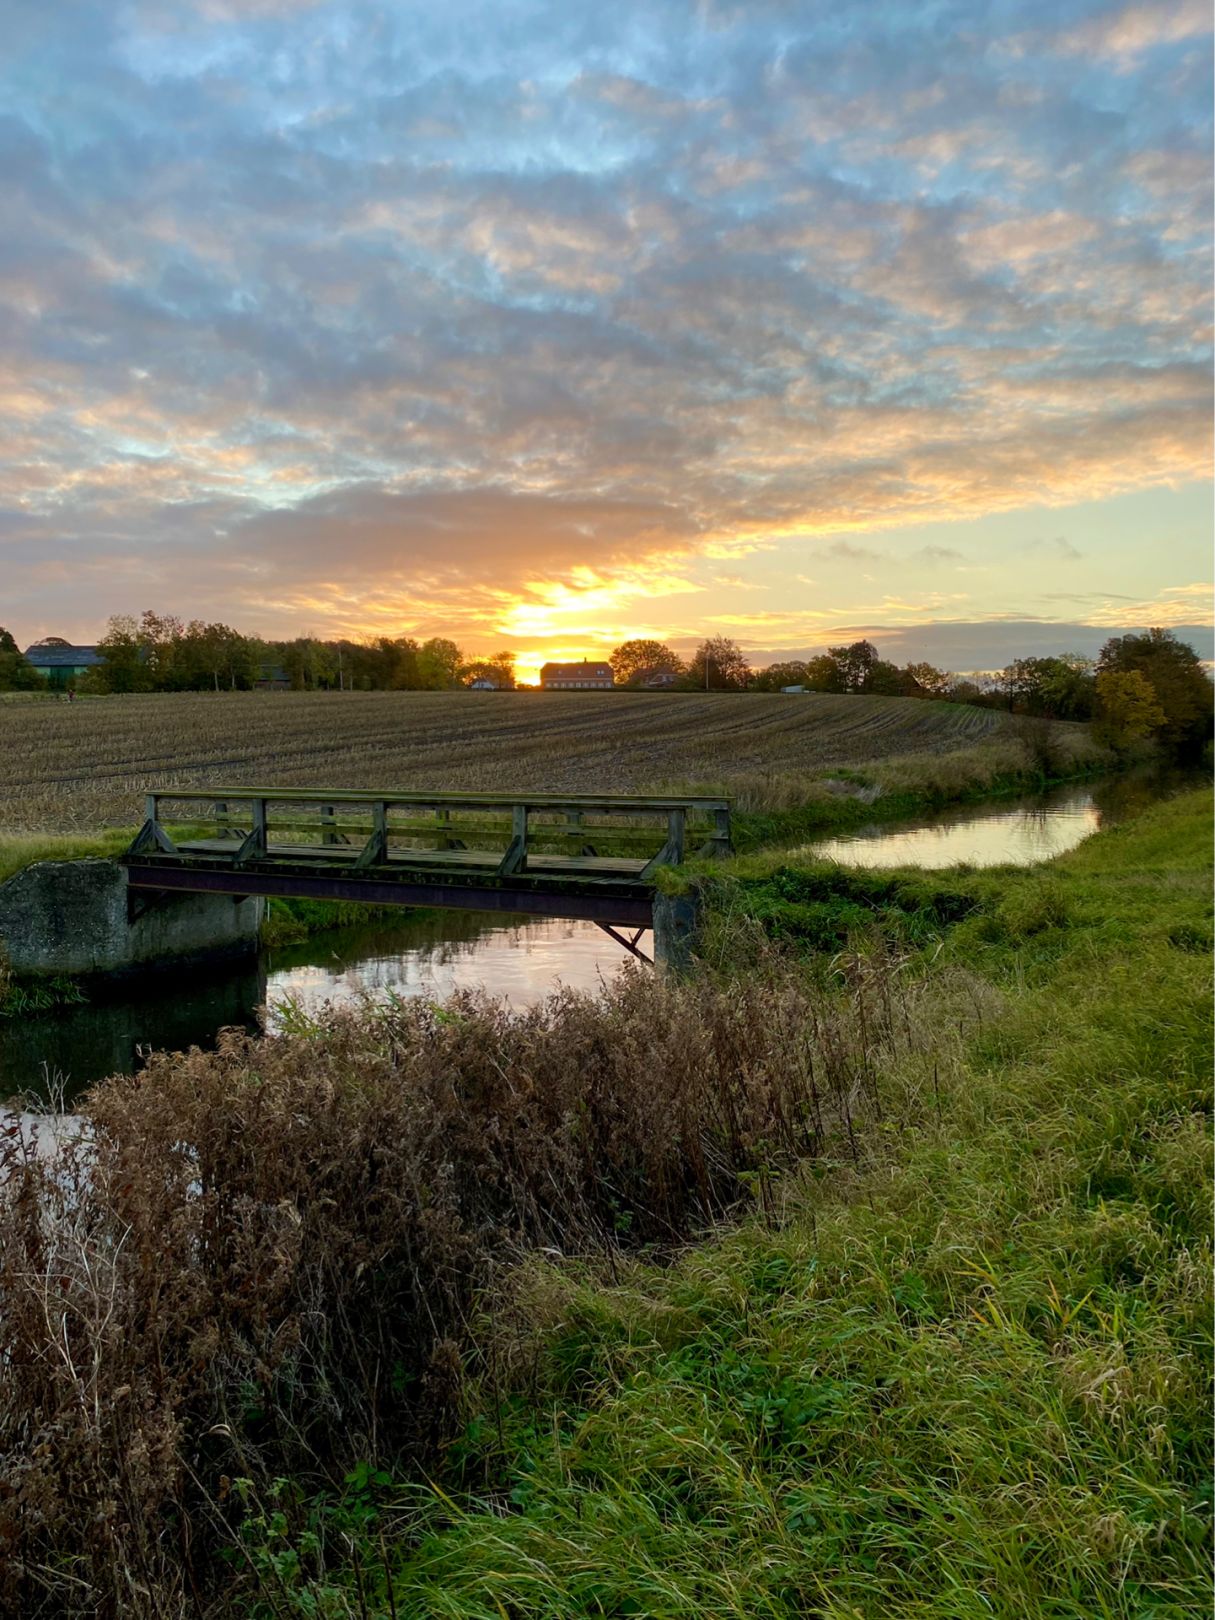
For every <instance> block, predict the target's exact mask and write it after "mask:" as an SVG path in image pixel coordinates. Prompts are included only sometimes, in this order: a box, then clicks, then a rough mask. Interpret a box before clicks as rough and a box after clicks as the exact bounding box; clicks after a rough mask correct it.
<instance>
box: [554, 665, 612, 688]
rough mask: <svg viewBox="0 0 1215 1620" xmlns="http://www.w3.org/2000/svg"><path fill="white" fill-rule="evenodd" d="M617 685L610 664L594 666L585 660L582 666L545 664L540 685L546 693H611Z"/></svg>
mask: <svg viewBox="0 0 1215 1620" xmlns="http://www.w3.org/2000/svg"><path fill="white" fill-rule="evenodd" d="M615 684H616V682H615V678H614V676H613V675H612V666H611V665H610V664H592V663H589V662H588V661H587V659H585V658H584V659H583V660H582V662H581V663H580V664H545V666H544V668H543V669H542V670H541V671H540V685H541V687H542V689H543V690H544V691H546V692H566V691H577V690H582V691H587V690H590V691H593V692H610V691H611V689H612V687H613V686H614V685H615Z"/></svg>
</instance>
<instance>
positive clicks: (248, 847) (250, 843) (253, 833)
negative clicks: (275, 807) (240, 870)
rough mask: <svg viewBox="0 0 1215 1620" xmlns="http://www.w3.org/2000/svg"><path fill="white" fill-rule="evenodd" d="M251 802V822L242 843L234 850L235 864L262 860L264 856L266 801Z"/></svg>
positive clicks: (256, 800)
mask: <svg viewBox="0 0 1215 1620" xmlns="http://www.w3.org/2000/svg"><path fill="white" fill-rule="evenodd" d="M251 803H252V812H251V817H252V822H253V825H252V826H251V827H250V829H249V832H248V835H247V837H246V838H245V841H244V843H243V844H242V845H241V846H240V848H239V849H238V850H237V852H236V864H237V865H238V866H239V865H240V864H241V863H242V862H243V861H259V860H264V859H265V856H266V801H265V799H254V800H252V801H251Z"/></svg>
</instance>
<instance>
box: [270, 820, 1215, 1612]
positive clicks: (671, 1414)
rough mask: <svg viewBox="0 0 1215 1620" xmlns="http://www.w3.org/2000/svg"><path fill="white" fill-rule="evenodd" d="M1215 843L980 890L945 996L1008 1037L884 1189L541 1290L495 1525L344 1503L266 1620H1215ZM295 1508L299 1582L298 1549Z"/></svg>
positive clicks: (976, 1054)
mask: <svg viewBox="0 0 1215 1620" xmlns="http://www.w3.org/2000/svg"><path fill="white" fill-rule="evenodd" d="M1210 813H1211V798H1210V795H1209V794H1198V795H1191V796H1187V797H1186V798H1185V799H1184V800H1180V801H1177V802H1174V803H1171V804H1168V805H1165V806H1162V807H1160V808H1159V809H1157V810H1156V811H1154V812H1152V813H1150V814H1148V815H1147V816H1145V817H1144V818H1143V819H1142V820H1140V821H1137V822H1135V823H1133V824H1131V825H1127V826H1124V827H1121V828H1118V829H1116V830H1114V831H1111V832H1108V833H1105V834H1102V835H1101V836H1099V837H1097V838H1095V839H1093V840H1092V841H1091V842H1090V843H1088V844H1086V845H1085V846H1084V847H1082V848H1081V849H1080V850H1078V851H1076V852H1075V853H1073V854H1072V855H1070V856H1068V857H1066V858H1064V859H1063V860H1061V861H1058V862H1056V863H1054V864H1053V865H1052V866H1051V867H1050V868H1048V869H1046V870H1043V871H1040V872H1032V873H1025V874H1016V875H1008V874H998V875H986V876H982V877H976V878H968V879H966V880H965V885H964V887H965V889H966V891H967V893H968V896H969V899H970V901H971V902H972V904H973V906H974V909H973V911H972V913H971V915H970V917H969V919H968V920H966V921H964V922H962V923H960V924H959V925H958V926H956V927H954V928H953V929H952V931H951V932H949V933H948V935H947V936H946V938H945V943H944V945H943V946H942V948H941V950H940V953H939V955H937V956H936V957H935V959H934V961H933V964H932V966H931V969H929V970H928V971H929V972H930V974H931V975H942V974H945V973H948V972H949V971H950V969H951V964H953V965H955V966H956V965H960V964H965V965H966V967H967V969H968V970H969V972H971V973H973V974H975V975H976V976H977V977H976V979H975V983H974V993H975V995H976V997H977V998H980V999H983V1000H984V1011H985V1016H984V1017H983V1018H982V1021H981V1027H979V1028H977V1029H975V1030H974V1031H973V1032H972V1033H970V1034H969V1035H968V1037H967V1038H966V1040H965V1043H964V1051H963V1053H962V1056H961V1061H960V1062H958V1063H956V1064H953V1065H951V1064H950V1063H949V1062H948V1061H947V1060H946V1055H945V1054H946V1050H947V1049H948V1048H949V1047H950V1045H951V1041H950V1035H949V1031H948V1030H947V1029H946V1028H941V1029H940V1030H939V1039H940V1046H941V1062H940V1064H939V1066H935V1067H934V1068H933V1071H932V1073H931V1075H930V1076H928V1075H923V1074H921V1076H920V1080H919V1084H920V1096H919V1102H920V1104H921V1107H920V1108H919V1109H915V1108H913V1107H910V1106H909V1098H908V1096H907V1094H906V1090H905V1087H906V1084H907V1077H906V1076H905V1075H904V1076H903V1077H902V1085H901V1086H900V1085H897V1084H896V1085H893V1086H892V1085H891V1082H892V1079H893V1077H892V1076H886V1077H885V1080H884V1084H885V1086H886V1087H888V1088H890V1089H887V1091H886V1096H885V1108H884V1109H883V1110H879V1112H880V1114H881V1117H880V1118H877V1119H874V1120H873V1121H871V1126H870V1131H869V1133H868V1135H867V1138H866V1140H865V1143H864V1147H863V1150H862V1161H863V1162H862V1163H861V1164H860V1165H858V1164H855V1163H851V1162H848V1155H847V1154H845V1155H843V1159H844V1162H843V1163H836V1164H834V1165H827V1164H824V1163H822V1162H821V1161H820V1162H819V1163H817V1164H815V1165H814V1166H812V1168H811V1170H810V1171H809V1172H808V1173H804V1174H803V1175H801V1176H793V1177H790V1178H789V1179H788V1180H787V1181H786V1182H785V1184H784V1186H783V1188H782V1190H781V1192H780V1193H779V1195H778V1196H776V1197H775V1199H774V1207H773V1211H772V1212H770V1213H769V1216H768V1218H766V1219H765V1218H759V1217H753V1218H751V1219H749V1220H745V1221H743V1222H742V1223H741V1224H740V1225H738V1226H737V1227H736V1228H735V1229H733V1230H731V1231H729V1232H725V1233H722V1234H719V1235H717V1236H713V1237H710V1238H708V1239H707V1240H706V1241H705V1242H703V1243H701V1244H700V1245H698V1246H696V1247H695V1248H692V1249H690V1250H688V1251H687V1252H686V1253H685V1254H684V1255H683V1256H682V1258H681V1259H679V1260H678V1262H677V1263H676V1264H675V1265H674V1266H672V1267H655V1266H652V1265H648V1264H645V1263H644V1262H641V1261H633V1262H629V1263H621V1262H618V1263H617V1264H616V1266H615V1267H614V1268H613V1274H612V1275H610V1276H609V1275H600V1274H596V1273H594V1272H593V1271H587V1270H580V1269H578V1268H576V1267H563V1266H555V1265H551V1264H544V1265H534V1266H532V1267H531V1268H530V1270H529V1272H528V1274H527V1276H526V1279H525V1281H524V1283H523V1285H522V1292H521V1295H520V1297H519V1300H518V1303H517V1306H516V1314H515V1316H514V1317H513V1319H512V1321H511V1322H510V1323H509V1324H508V1325H507V1326H506V1327H505V1328H499V1329H498V1335H499V1337H502V1338H510V1337H511V1336H514V1335H518V1334H520V1332H522V1334H523V1335H524V1337H525V1338H526V1339H527V1340H528V1341H529V1345H530V1350H531V1354H532V1356H533V1358H534V1359H533V1360H532V1361H531V1363H530V1365H529V1367H528V1378H529V1380H530V1383H529V1384H528V1385H527V1387H526V1393H525V1394H523V1395H520V1396H518V1397H516V1398H515V1399H514V1400H511V1401H507V1402H505V1403H498V1404H497V1405H494V1404H492V1403H490V1402H488V1401H487V1402H484V1404H482V1405H480V1406H477V1405H476V1404H475V1403H474V1412H473V1416H472V1418H471V1421H470V1424H469V1432H468V1435H467V1437H466V1441H465V1447H464V1456H463V1459H462V1460H463V1466H464V1469H465V1471H466V1473H471V1474H474V1475H475V1472H476V1469H477V1468H481V1469H484V1472H485V1476H486V1477H487V1478H488V1479H490V1480H491V1481H492V1482H493V1483H494V1485H495V1486H496V1489H495V1490H494V1491H493V1493H492V1494H488V1495H482V1497H481V1500H480V1501H478V1499H477V1494H478V1493H477V1492H475V1491H474V1492H472V1493H466V1492H464V1491H461V1490H460V1489H459V1488H458V1485H456V1484H453V1482H452V1480H451V1479H450V1478H449V1479H446V1480H443V1481H442V1482H441V1484H442V1488H440V1485H439V1484H435V1485H434V1486H427V1487H419V1488H414V1489H406V1488H403V1487H394V1486H393V1485H392V1484H391V1483H389V1482H388V1480H387V1477H386V1476H385V1477H382V1478H381V1479H380V1480H379V1482H378V1483H377V1481H376V1480H375V1479H369V1477H368V1474H367V1471H366V1470H364V1471H363V1472H356V1473H355V1474H354V1475H353V1476H352V1478H351V1481H350V1483H349V1486H348V1490H347V1493H346V1496H345V1499H344V1501H339V1500H337V1499H334V1498H329V1499H322V1500H319V1501H314V1502H313V1503H312V1504H311V1511H312V1513H313V1525H314V1529H318V1530H319V1531H320V1533H321V1543H322V1544H323V1543H324V1541H325V1535H324V1532H325V1531H326V1530H328V1531H329V1532H330V1534H329V1537H328V1542H329V1546H328V1555H329V1558H330V1559H331V1560H332V1563H331V1564H330V1566H329V1568H328V1570H327V1572H326V1573H325V1574H323V1575H322V1574H320V1573H318V1572H317V1571H318V1568H319V1565H320V1564H321V1563H322V1562H323V1559H322V1556H321V1554H320V1553H319V1552H315V1551H314V1552H312V1553H311V1555H309V1554H308V1553H307V1552H306V1553H305V1556H304V1558H303V1561H302V1565H301V1566H300V1569H298V1570H297V1567H296V1566H295V1565H294V1564H292V1563H291V1562H290V1558H288V1561H287V1564H286V1565H285V1566H284V1573H285V1575H286V1577H287V1578H286V1579H285V1580H284V1582H283V1584H282V1588H281V1590H276V1591H274V1592H273V1593H272V1594H270V1595H269V1596H267V1595H266V1594H265V1593H263V1596H262V1598H261V1600H260V1602H261V1607H262V1612H265V1613H267V1614H268V1613H271V1612H276V1613H277V1612H282V1613H287V1612H291V1613H295V1612H299V1613H303V1612H306V1610H307V1605H308V1604H309V1603H310V1602H312V1601H313V1600H316V1601H318V1602H321V1603H322V1604H325V1603H328V1604H329V1605H331V1606H330V1607H329V1608H328V1609H323V1610H322V1612H328V1613H334V1614H352V1615H353V1614H364V1613H370V1614H376V1615H385V1614H388V1613H389V1612H390V1609H389V1601H390V1600H389V1591H390V1589H391V1602H392V1603H393V1604H395V1610H394V1611H392V1612H396V1613H398V1614H417V1615H421V1614H426V1615H434V1616H440V1615H442V1616H450V1617H460V1620H465V1617H467V1620H474V1617H475V1620H489V1617H491V1616H510V1617H512V1620H514V1617H518V1620H523V1617H528V1620H532V1617H536V1620H539V1617H546V1620H547V1617H552V1620H556V1617H562V1620H566V1617H569V1620H573V1617H575V1616H584V1615H604V1616H608V1615H610V1616H624V1615H639V1616H640V1615H645V1616H689V1617H690V1616H694V1615H712V1616H714V1617H723V1620H724V1617H732V1620H756V1617H759V1616H771V1617H774V1620H775V1617H786V1616H787V1617H790V1620H791V1617H793V1616H802V1615H805V1614H808V1613H813V1614H816V1615H823V1616H831V1617H839V1620H843V1617H844V1616H849V1617H852V1616H859V1615H875V1616H876V1615H882V1616H916V1617H921V1616H928V1615H932V1616H942V1617H944V1616H949V1617H951V1620H955V1617H957V1620H960V1617H970V1616H974V1617H976V1620H978V1617H979V1616H985V1617H986V1616H991V1615H998V1616H1002V1617H1007V1620H1022V1617H1026V1616H1043V1617H1046V1616H1052V1617H1055V1616H1068V1617H1075V1620H1088V1617H1090V1616H1110V1617H1113V1616H1119V1617H1128V1620H1129V1617H1131V1616H1135V1617H1140V1616H1144V1617H1146V1616H1153V1617H1158V1620H1165V1617H1174V1616H1175V1617H1177V1620H1181V1617H1182V1616H1187V1617H1188V1616H1195V1615H1198V1614H1202V1613H1205V1612H1207V1611H1208V1609H1209V1604H1210V1596H1211V1586H1210V1577H1209V1537H1210V1523H1211V1515H1210V1508H1211V1487H1210V1479H1211V1447H1210V1430H1211V1412H1210V1403H1209V1383H1208V1380H1209V1373H1210V1342H1209V1341H1210V1303H1211V1302H1210V1277H1211V1272H1210V1246H1209V1199H1210V1137H1209V1130H1208V1127H1207V1118H1206V1115H1207V1111H1208V1105H1209V1066H1210V1027H1209V1017H1208V1005H1209V952H1210V945H1211V922H1210V907H1209V889H1210ZM916 881H917V882H919V881H922V880H916ZM904 892H905V895H909V894H910V891H909V890H905V891H904ZM957 892H958V891H956V890H955V891H953V896H954V898H951V899H950V900H949V901H948V906H949V907H950V908H951V909H952V907H953V904H954V899H955V898H956V897H957ZM925 898H926V896H925V895H924V894H921V895H920V896H919V900H920V901H921V902H922V901H923V900H924V899H925ZM761 899H762V902H763V905H762V906H761V908H760V909H764V907H766V906H767V905H768V903H769V901H770V899H771V895H770V894H769V893H768V892H766V891H765V892H762V893H761ZM743 904H744V907H745V905H746V901H745V899H744V901H743ZM909 910H910V911H911V912H913V913H915V914H922V913H923V912H924V910H925V906H924V904H922V903H917V904H915V905H914V906H911V907H910V908H909ZM783 921H784V923H785V925H786V926H792V925H793V923H794V921H795V919H793V918H792V917H790V916H788V915H786V916H785V917H784V919H783ZM992 994H994V996H995V997H997V998H998V1004H994V1005H993V1003H991V1002H988V1001H986V999H985V996H986V995H992ZM939 1011H940V1012H941V1013H944V1012H945V1008H944V1007H942V1008H941V1009H939ZM521 1324H525V1326H523V1327H522V1328H521V1326H520V1325H521ZM488 1331H491V1332H492V1331H493V1330H488ZM514 1349H515V1354H516V1356H520V1359H524V1358H523V1357H522V1356H521V1354H520V1351H519V1349H518V1346H517V1345H516V1346H515V1347H514ZM486 1393H488V1392H486ZM293 1500H295V1502H296V1505H295V1506H292V1505H291V1504H292V1501H293ZM275 1507H276V1509H277V1510H281V1511H282V1517H281V1518H277V1519H275V1518H273V1517H267V1516H266V1515H265V1511H264V1510H265V1504H264V1503H263V1504H262V1509H261V1516H260V1517H257V1518H255V1520H254V1522H253V1523H252V1524H251V1526H250V1527H249V1529H248V1531H247V1539H248V1542H249V1546H250V1549H251V1552H252V1554H253V1555H254V1557H255V1558H256V1560H257V1561H258V1562H259V1567H260V1569H261V1572H262V1577H263V1579H264V1578H265V1575H266V1572H267V1571H268V1570H269V1569H270V1568H272V1561H273V1559H274V1557H275V1556H277V1555H279V1554H290V1553H291V1552H292V1551H294V1550H295V1549H297V1548H298V1546H299V1542H298V1540H296V1539H295V1533H294V1529H293V1527H295V1526H298V1525H300V1524H301V1523H302V1522H303V1515H302V1510H301V1509H300V1507H299V1505H298V1499H296V1498H293V1497H292V1493H291V1492H289V1491H286V1492H280V1499H279V1500H278V1501H277V1502H276V1503H275ZM361 1515H366V1516H367V1523H366V1524H365V1525H362V1524H361V1523H360V1516H361ZM427 1524H429V1526H430V1528H429V1530H427V1529H426V1528H425V1526H427ZM343 1528H344V1529H345V1530H346V1531H347V1532H350V1531H351V1530H352V1529H353V1533H354V1535H355V1544H356V1547H357V1551H358V1553H359V1559H358V1560H356V1561H355V1562H352V1561H351V1560H350V1558H349V1556H346V1557H343V1556H342V1553H341V1551H340V1534H339V1533H338V1532H340V1531H341V1530H342V1529H343ZM314 1545H315V1544H314V1543H312V1542H306V1543H305V1546H306V1548H312V1547H314ZM310 1569H311V1571H312V1573H311V1574H309V1573H308V1571H309V1570H310ZM257 1606H258V1605H257V1604H256V1603H252V1604H251V1605H250V1607H254V1608H255V1607H257Z"/></svg>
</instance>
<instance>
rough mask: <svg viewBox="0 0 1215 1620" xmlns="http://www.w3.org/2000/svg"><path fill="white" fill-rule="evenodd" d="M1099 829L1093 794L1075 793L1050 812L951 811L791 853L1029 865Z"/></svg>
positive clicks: (850, 860)
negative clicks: (922, 824)
mask: <svg viewBox="0 0 1215 1620" xmlns="http://www.w3.org/2000/svg"><path fill="white" fill-rule="evenodd" d="M1100 825H1101V815H1100V812H1099V811H1098V809H1097V807H1096V806H1095V805H1094V803H1093V800H1092V795H1091V794H1090V793H1089V792H1088V790H1087V789H1076V790H1075V791H1073V792H1071V793H1069V795H1068V796H1067V798H1065V799H1063V800H1060V801H1057V802H1055V803H1053V804H1052V805H1050V807H1049V808H1042V809H1024V808H1022V809H1017V810H1013V809H1009V810H1003V811H991V810H987V811H983V812H981V813H976V812H974V811H970V812H969V813H966V812H961V813H959V812H954V813H953V814H951V815H949V816H942V817H941V818H940V820H939V821H936V822H933V823H932V824H931V825H930V826H925V827H913V828H910V829H904V830H901V831H894V830H885V829H882V828H880V827H874V828H871V829H869V830H867V831H864V832H859V833H856V834H855V835H853V836H851V837H847V838H831V839H827V840H825V841H824V842H823V843H821V844H807V845H804V846H803V847H802V848H801V849H799V850H795V851H793V852H792V853H793V854H795V855H812V856H815V857H817V858H818V859H820V860H822V859H827V860H833V861H840V862H841V863H843V864H844V865H847V866H870V867H873V866H920V867H926V868H932V867H942V866H956V865H957V864H958V863H959V862H965V863H966V864H967V865H969V866H1005V865H1009V864H1011V865H1014V866H1029V865H1032V864H1033V863H1034V862H1035V861H1047V860H1050V858H1051V857H1052V856H1053V855H1062V854H1063V853H1064V851H1066V850H1069V849H1074V848H1075V847H1076V845H1077V844H1079V843H1080V842H1081V841H1082V840H1083V839H1085V838H1087V837H1088V836H1089V834H1090V833H1095V832H1096V831H1097V829H1098V827H1099V826H1100Z"/></svg>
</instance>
